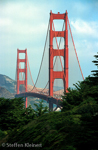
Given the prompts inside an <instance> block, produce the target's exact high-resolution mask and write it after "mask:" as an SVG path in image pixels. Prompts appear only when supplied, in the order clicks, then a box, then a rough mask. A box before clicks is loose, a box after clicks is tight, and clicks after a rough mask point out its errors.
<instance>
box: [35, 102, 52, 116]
mask: <svg viewBox="0 0 98 150" xmlns="http://www.w3.org/2000/svg"><path fill="white" fill-rule="evenodd" d="M34 105H35V106H36V110H34V112H35V114H36V116H41V115H42V114H44V113H46V112H49V111H48V107H47V106H45V107H44V105H43V100H41V101H39V104H34Z"/></svg>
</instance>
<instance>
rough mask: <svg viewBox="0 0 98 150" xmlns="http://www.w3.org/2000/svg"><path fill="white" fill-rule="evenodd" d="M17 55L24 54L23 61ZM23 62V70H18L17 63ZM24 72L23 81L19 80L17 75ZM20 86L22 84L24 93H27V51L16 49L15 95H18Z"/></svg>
mask: <svg viewBox="0 0 98 150" xmlns="http://www.w3.org/2000/svg"><path fill="white" fill-rule="evenodd" d="M19 53H25V59H20V58H19ZM20 62H24V63H25V68H24V69H22V68H19V63H20ZM20 72H24V73H25V80H20V79H19V73H20ZM21 84H24V86H25V92H27V49H25V50H19V49H17V94H19V87H20V85H21ZM25 107H26V108H27V97H25Z"/></svg>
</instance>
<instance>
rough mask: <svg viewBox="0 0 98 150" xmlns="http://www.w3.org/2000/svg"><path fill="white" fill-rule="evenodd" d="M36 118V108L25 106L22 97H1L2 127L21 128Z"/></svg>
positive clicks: (8, 128)
mask: <svg viewBox="0 0 98 150" xmlns="http://www.w3.org/2000/svg"><path fill="white" fill-rule="evenodd" d="M33 118H34V110H33V109H32V108H31V106H29V107H28V108H25V107H24V100H23V99H22V98H14V99H5V98H0V129H1V130H10V129H14V128H19V127H21V126H23V125H25V124H26V123H28V122H29V121H31V120H32V119H33Z"/></svg>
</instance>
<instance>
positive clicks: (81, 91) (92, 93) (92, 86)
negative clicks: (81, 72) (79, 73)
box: [61, 55, 98, 111]
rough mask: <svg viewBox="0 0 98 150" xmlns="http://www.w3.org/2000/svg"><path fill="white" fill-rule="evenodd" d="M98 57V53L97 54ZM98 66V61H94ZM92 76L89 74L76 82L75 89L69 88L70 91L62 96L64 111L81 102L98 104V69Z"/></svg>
mask: <svg viewBox="0 0 98 150" xmlns="http://www.w3.org/2000/svg"><path fill="white" fill-rule="evenodd" d="M94 57H96V58H97V59H98V55H95V56H94ZM93 63H95V65H97V66H98V61H93ZM92 72H95V73H94V74H93V75H92V76H88V77H87V78H86V79H85V80H84V81H81V82H78V83H76V84H74V86H75V89H70V88H68V92H67V93H66V92H65V93H64V96H62V100H63V101H62V102H61V105H62V107H63V109H62V111H67V110H71V109H72V108H74V107H75V106H79V105H80V104H81V103H91V102H92V103H93V104H95V103H97V104H98V70H94V71H92Z"/></svg>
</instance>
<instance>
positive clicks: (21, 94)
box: [15, 92, 62, 106]
mask: <svg viewBox="0 0 98 150" xmlns="http://www.w3.org/2000/svg"><path fill="white" fill-rule="evenodd" d="M15 97H37V98H40V99H43V100H46V101H47V103H49V102H52V103H53V104H56V105H57V106H60V104H59V102H61V101H62V100H61V99H57V98H54V97H50V96H49V95H45V94H41V93H34V92H25V93H20V94H16V95H15Z"/></svg>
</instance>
